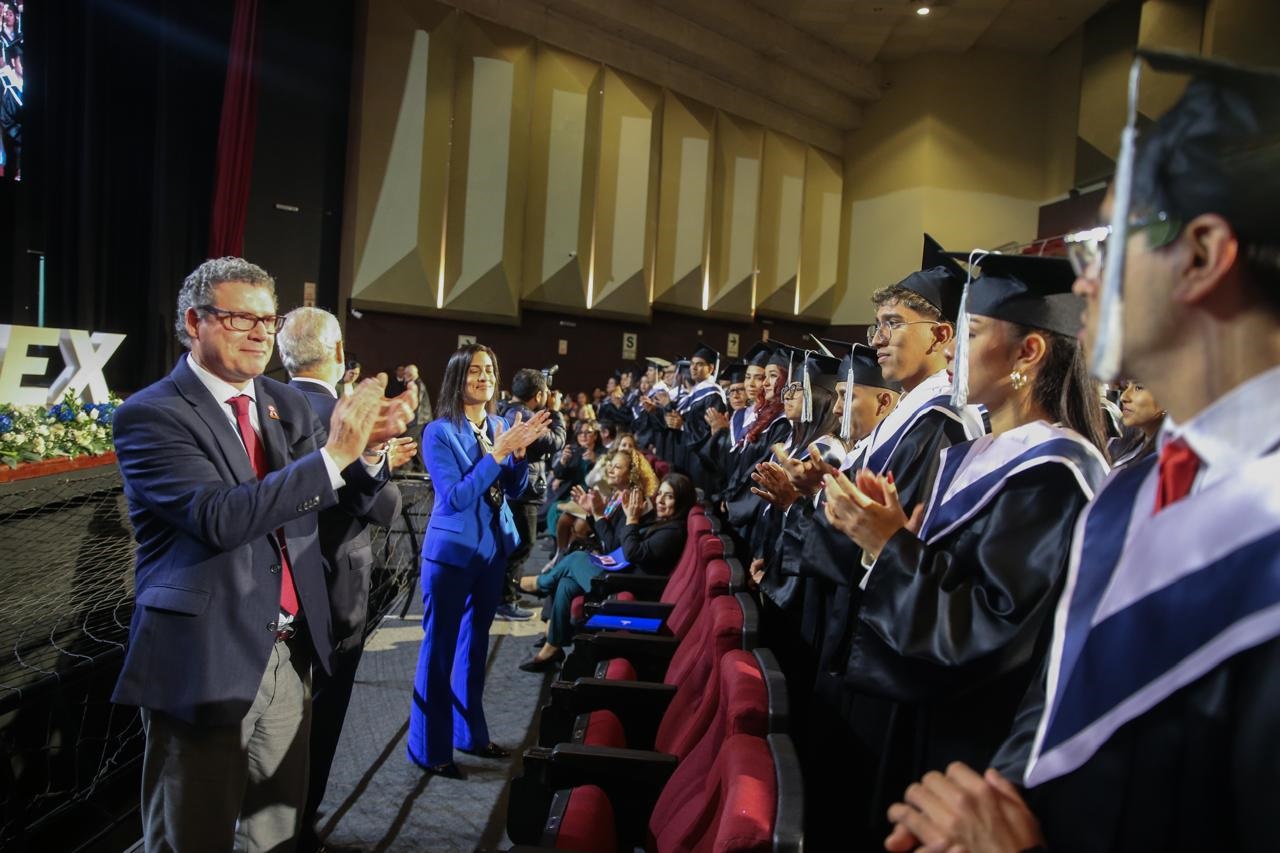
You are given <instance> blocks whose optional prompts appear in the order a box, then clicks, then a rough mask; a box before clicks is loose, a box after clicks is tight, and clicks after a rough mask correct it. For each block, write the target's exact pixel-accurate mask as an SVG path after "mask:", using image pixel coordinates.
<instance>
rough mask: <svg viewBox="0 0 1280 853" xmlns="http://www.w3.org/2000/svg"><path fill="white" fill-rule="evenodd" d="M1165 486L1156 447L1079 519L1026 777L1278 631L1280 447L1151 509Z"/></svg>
mask: <svg viewBox="0 0 1280 853" xmlns="http://www.w3.org/2000/svg"><path fill="white" fill-rule="evenodd" d="M1156 482H1157V457H1156V455H1155V454H1152V455H1151V456H1149V457H1146V458H1144V459H1142V460H1140V461H1138V462H1136V463H1134V464H1133V465H1131V466H1130V467H1128V468H1124V469H1121V470H1119V471H1117V472H1116V474H1115V475H1113V476H1112V477H1111V479H1110V480H1108V481H1107V482H1106V484H1105V485H1104V486H1103V488H1102V490H1101V492H1100V493H1099V495H1098V497H1097V499H1096V500H1095V501H1094V502H1093V503H1092V504H1090V505H1089V506H1088V507H1087V508H1086V509H1085V511H1084V512H1083V513H1081V516H1080V520H1079V521H1078V522H1077V525H1076V533H1075V539H1074V541H1073V544H1072V553H1071V562H1070V566H1069V574H1068V576H1067V586H1066V589H1065V590H1064V592H1063V596H1062V600H1061V601H1060V602H1059V605H1058V610H1057V614H1056V616H1055V621H1054V636H1053V646H1052V649H1051V651H1050V659H1049V672H1048V691H1047V695H1046V704H1045V712H1044V713H1043V715H1042V716H1041V719H1040V724H1039V728H1038V730H1037V732H1036V739H1035V743H1034V745H1033V747H1032V752H1031V759H1030V761H1029V762H1028V764H1027V770H1026V775H1025V783H1026V785H1027V787H1034V786H1036V785H1040V784H1042V783H1044V782H1048V781H1049V780H1051V779H1055V778H1057V777H1059V776H1062V775H1065V774H1067V773H1070V772H1072V771H1073V770H1076V769H1077V768H1079V767H1081V766H1082V765H1083V764H1085V762H1087V761H1088V760H1089V759H1090V758H1091V757H1092V756H1093V755H1094V753H1096V752H1097V751H1098V749H1100V748H1101V747H1102V746H1103V745H1104V744H1105V743H1106V742H1107V740H1108V739H1109V738H1110V737H1111V736H1112V735H1114V734H1115V733H1116V731H1117V730H1119V729H1120V727H1122V726H1123V725H1125V724H1126V723H1128V722H1129V721H1131V720H1134V719H1136V718H1138V717H1140V716H1141V715H1143V714H1145V713H1146V712H1147V711H1149V710H1151V709H1152V708H1154V707H1155V706H1156V705H1157V704H1159V703H1160V702H1162V701H1164V700H1165V699H1167V698H1168V697H1169V696H1171V695H1173V694H1174V693H1175V692H1177V691H1178V690H1180V689H1181V688H1183V687H1185V686H1187V685H1189V684H1191V683H1193V682H1195V681H1196V680H1198V679H1200V678H1201V677H1203V676H1204V675H1206V674H1208V673H1209V672H1211V671H1212V670H1213V669H1214V668H1215V667H1217V666H1218V665H1219V664H1222V663H1224V662H1225V661H1227V660H1229V659H1230V658H1231V657H1233V656H1235V655H1237V654H1239V653H1240V652H1242V651H1246V650H1248V649H1250V648H1253V647H1255V646H1258V645H1261V644H1262V643H1265V642H1267V641H1268V640H1271V639H1274V638H1275V637H1277V636H1280V489H1277V488H1276V483H1277V482H1280V453H1278V452H1276V451H1272V452H1271V453H1269V454H1267V455H1266V456H1263V457H1262V458H1261V459H1259V460H1256V461H1253V462H1250V463H1249V465H1247V466H1244V467H1242V468H1241V469H1240V470H1239V471H1236V472H1234V473H1233V474H1232V475H1231V476H1230V477H1226V478H1223V479H1221V480H1218V481H1217V482H1215V483H1213V484H1212V485H1210V486H1208V487H1207V488H1204V489H1202V490H1200V491H1198V492H1195V493H1193V494H1191V495H1188V496H1187V497H1185V498H1183V499H1182V500H1180V501H1177V502H1176V503H1173V504H1170V505H1169V506H1167V507H1165V508H1164V509H1163V510H1161V511H1160V512H1158V513H1155V514H1154V515H1153V514H1152V513H1153V510H1154V507H1155V494H1156Z"/></svg>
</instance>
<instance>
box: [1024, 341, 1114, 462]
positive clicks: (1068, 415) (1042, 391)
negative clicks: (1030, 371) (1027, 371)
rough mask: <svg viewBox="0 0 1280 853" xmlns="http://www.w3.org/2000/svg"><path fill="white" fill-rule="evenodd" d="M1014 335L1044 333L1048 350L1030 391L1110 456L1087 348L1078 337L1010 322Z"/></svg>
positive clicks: (1044, 406) (1054, 415)
mask: <svg viewBox="0 0 1280 853" xmlns="http://www.w3.org/2000/svg"><path fill="white" fill-rule="evenodd" d="M1010 325H1011V326H1012V327H1013V330H1014V334H1015V335H1017V336H1018V337H1025V336H1026V335H1029V334H1031V333H1032V332H1039V333H1040V334H1041V335H1043V336H1044V340H1045V343H1046V344H1047V345H1048V349H1047V350H1046V351H1045V354H1044V362H1043V363H1042V364H1041V367H1040V372H1039V373H1038V374H1037V375H1036V384H1035V387H1034V388H1033V389H1032V391H1031V393H1032V395H1033V396H1034V398H1035V401H1036V403H1037V405H1039V406H1040V408H1042V409H1044V410H1045V411H1046V412H1047V413H1048V414H1049V417H1050V418H1052V419H1053V420H1054V422H1056V423H1061V424H1063V425H1064V426H1067V427H1069V428H1070V429H1073V430H1075V431H1076V432H1078V433H1080V434H1081V435H1082V436H1084V437H1085V439H1086V440H1087V441H1088V442H1089V443H1090V444H1092V445H1093V446H1094V447H1096V448H1098V450H1099V451H1101V452H1102V455H1103V456H1104V457H1105V456H1107V430H1106V427H1105V426H1103V422H1102V396H1101V394H1099V389H1098V384H1097V382H1096V381H1095V380H1094V378H1093V377H1092V376H1091V375H1089V363H1088V361H1087V360H1086V359H1085V354H1084V348H1083V347H1082V346H1081V345H1080V341H1079V340H1077V339H1076V338H1071V337H1067V336H1066V335H1060V334H1057V333H1056V332H1048V331H1045V330H1044V329H1033V328H1031V327H1030V326H1021V325H1018V324H1017V323H1011V324H1010Z"/></svg>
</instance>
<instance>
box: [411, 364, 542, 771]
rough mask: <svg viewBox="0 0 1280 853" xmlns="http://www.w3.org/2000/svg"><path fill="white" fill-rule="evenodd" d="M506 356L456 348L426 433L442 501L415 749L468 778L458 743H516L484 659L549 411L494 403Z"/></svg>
mask: <svg viewBox="0 0 1280 853" xmlns="http://www.w3.org/2000/svg"><path fill="white" fill-rule="evenodd" d="M497 388H498V358H497V356H496V355H494V352H493V350H491V349H489V348H488V347H486V346H483V345H481V344H468V345H466V346H463V347H460V348H459V349H458V350H457V352H455V353H454V354H453V355H452V356H450V357H449V363H448V364H447V365H446V366H445V369H444V381H443V382H442V383H441V386H440V397H439V400H440V406H439V409H438V411H439V417H437V418H436V419H435V420H434V421H432V422H431V423H430V424H428V425H427V428H426V429H425V430H424V431H423V434H422V457H423V461H424V462H425V463H426V466H427V471H428V472H429V473H430V474H431V483H432V485H433V486H434V487H435V505H434V508H433V509H432V512H431V520H430V521H429V522H428V523H427V530H426V533H425V535H424V536H423V538H422V600H423V608H424V609H423V617H422V627H423V630H424V631H425V636H424V637H423V638H422V648H421V650H420V651H419V653H418V672H417V677H416V678H415V680H414V690H413V703H412V704H411V705H410V707H409V742H408V754H409V759H410V760H411V761H413V763H415V764H417V765H418V766H420V767H422V768H423V769H424V770H425V771H427V772H428V773H432V774H436V775H441V776H446V777H448V778H452V779H461V778H462V772H461V771H460V770H459V769H458V766H457V765H456V764H455V763H454V761H453V750H454V747H457V748H458V749H460V750H462V751H463V752H469V753H473V754H476V755H480V756H483V757H486V758H505V757H507V755H509V753H508V752H507V750H505V749H503V748H502V747H499V746H497V745H496V744H494V743H493V741H491V740H490V739H489V728H488V725H487V724H486V723H485V718H484V705H483V702H482V699H483V696H484V664H485V657H486V655H487V654H488V651H489V626H490V625H492V624H493V614H494V610H496V609H497V606H498V602H499V601H500V600H501V598H502V583H503V578H504V577H505V573H506V565H507V556H508V555H509V554H510V553H511V552H512V551H514V550H516V547H517V546H518V545H519V544H520V534H519V533H518V532H517V530H516V525H515V519H514V518H513V517H512V515H511V508H510V507H509V506H507V500H508V499H511V498H516V497H519V496H520V495H521V494H522V493H523V492H524V489H525V486H526V484H527V480H528V477H529V466H528V463H527V462H525V460H524V451H525V448H526V447H528V446H529V445H530V444H532V443H533V442H534V441H537V440H538V439H539V438H541V437H542V436H543V435H545V434H546V433H547V425H548V423H549V422H550V419H551V413H550V412H548V411H542V412H539V413H538V414H536V415H534V416H533V417H532V418H531V419H530V420H528V421H522V420H521V419H520V418H519V417H518V416H517V418H516V422H515V423H514V424H512V425H511V426H510V427H506V428H505V429H504V427H505V422H504V421H503V420H502V419H501V418H499V417H497V416H496V415H494V414H492V413H490V411H489V408H490V403H491V401H492V400H493V394H494V391H496V390H497Z"/></svg>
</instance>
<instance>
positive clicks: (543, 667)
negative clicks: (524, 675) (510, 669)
mask: <svg viewBox="0 0 1280 853" xmlns="http://www.w3.org/2000/svg"><path fill="white" fill-rule="evenodd" d="M562 660H564V649H560V650H559V651H557V652H556V653H555V654H553V655H552V656H551V657H549V658H546V659H545V660H538V659H537V658H533V659H532V660H527V661H525V662H524V663H522V664H520V669H522V670H524V671H525V672H552V671H553V670H555V668H556V667H558V666H559V665H560V662H561V661H562Z"/></svg>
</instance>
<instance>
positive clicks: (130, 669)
mask: <svg viewBox="0 0 1280 853" xmlns="http://www.w3.org/2000/svg"><path fill="white" fill-rule="evenodd" d="M254 393H255V396H256V399H257V407H258V420H259V426H260V428H261V431H262V438H263V443H264V445H265V448H266V453H267V459H268V461H269V463H270V464H271V468H272V470H271V473H269V474H268V475H267V476H266V477H264V478H263V479H262V480H259V479H258V478H257V476H256V475H255V474H254V471H253V465H252V464H251V463H250V461H249V456H248V454H247V453H245V449H244V445H243V444H242V443H241V441H240V436H239V434H238V433H237V432H236V429H235V427H233V426H232V425H231V422H230V420H229V419H228V417H227V415H226V414H224V412H223V409H224V407H225V403H224V402H223V401H218V400H215V399H214V398H213V396H212V395H211V394H210V393H209V391H208V390H207V389H206V388H205V387H204V385H203V384H201V382H200V380H199V378H197V377H196V375H195V373H194V372H193V371H192V370H191V368H190V367H189V366H188V365H187V359H186V356H185V355H184V356H183V357H182V358H181V359H180V360H179V361H178V364H177V366H176V367H175V368H174V369H173V372H172V373H170V374H169V375H168V376H167V377H165V378H164V379H161V380H160V381H159V382H156V383H154V384H153V385H150V386H148V387H146V388H144V389H143V390H142V391H139V392H138V393H137V394H134V395H133V396H132V397H130V398H129V399H128V400H127V401H125V403H124V404H123V405H121V406H120V408H119V410H118V411H117V412H116V415H115V422H114V430H115V447H116V454H117V457H118V461H119V465H120V472H121V474H122V475H123V478H124V492H125V496H126V498H127V499H128V501H129V515H130V519H131V520H132V522H133V528H134V538H135V539H136V540H137V544H138V549H137V564H136V569H135V595H136V606H135V607H134V612H133V621H132V624H131V625H130V629H129V646H128V650H127V651H126V653H125V661H124V667H123V669H122V671H121V673H120V679H119V681H118V682H117V683H116V689H115V693H114V695H113V696H112V699H113V701H115V702H118V703H120V704H125V705H137V706H140V707H143V708H149V709H151V710H156V711H163V712H165V713H168V714H171V715H173V716H175V717H178V718H179V719H182V720H186V721H187V722H192V723H210V724H231V723H236V722H239V721H240V720H241V719H243V718H244V715H245V714H246V713H247V712H248V710H249V707H250V705H252V703H253V699H254V696H255V695H256V694H257V691H258V685H259V683H260V682H261V680H262V674H263V672H264V671H265V670H266V665H267V660H268V658H269V657H270V655H271V650H272V646H273V644H274V643H275V633H274V625H275V623H276V621H277V618H278V614H279V604H280V601H279V596H280V581H281V570H280V555H279V553H278V552H277V549H276V546H275V544H274V542H273V538H272V536H271V534H272V533H273V532H274V531H275V530H277V529H279V528H283V529H284V535H285V540H286V542H287V545H288V551H289V564H290V567H291V569H292V572H293V579H294V584H295V586H296V587H297V591H298V598H299V600H300V601H301V603H302V615H303V617H304V619H305V623H306V629H305V630H306V631H307V632H308V634H309V636H310V639H311V643H312V645H313V646H314V648H315V650H316V653H317V661H318V662H319V663H320V664H321V665H322V666H324V667H325V668H326V669H328V668H329V667H330V657H331V655H332V652H333V639H332V635H331V634H332V632H331V628H330V622H329V600H328V595H327V593H326V591H325V578H324V566H323V563H322V561H321V555H320V544H319V539H318V537H317V511H318V510H322V509H326V508H328V507H331V506H336V505H337V504H338V502H339V495H338V494H337V493H335V492H334V490H333V488H332V487H331V486H330V483H329V474H328V470H327V468H326V466H325V463H324V459H323V458H322V457H321V455H320V447H321V446H322V444H323V441H324V429H323V427H322V426H321V424H320V422H319V420H318V419H317V418H316V416H315V414H314V413H313V412H312V410H311V407H310V406H308V405H307V402H306V399H305V397H304V395H303V394H302V393H301V392H299V391H296V390H294V389H293V388H290V387H288V386H287V385H284V384H282V383H280V382H276V381H274V380H272V379H267V378H266V377H258V378H257V379H255V380H254ZM343 475H344V476H345V477H346V478H347V482H348V483H351V484H353V485H348V486H346V487H344V488H343V489H341V492H342V497H343V499H344V500H345V501H348V502H349V503H350V504H351V506H352V510H353V511H360V510H361V508H367V505H368V503H369V502H371V501H372V500H373V492H374V491H375V490H376V488H377V485H378V484H377V481H375V480H374V479H373V478H370V477H369V476H368V475H367V474H366V473H365V472H364V468H363V466H362V465H361V464H360V463H359V462H358V461H357V462H355V463H353V464H352V465H351V466H349V467H348V469H347V470H345V471H344V472H343Z"/></svg>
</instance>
